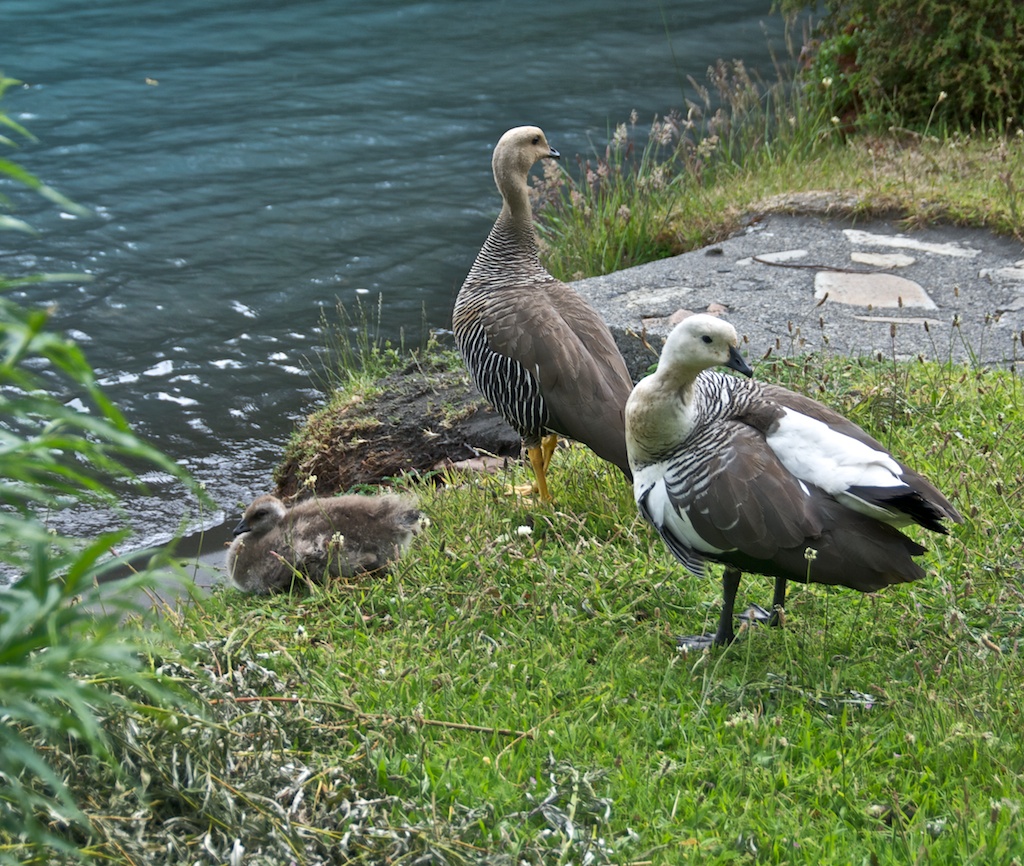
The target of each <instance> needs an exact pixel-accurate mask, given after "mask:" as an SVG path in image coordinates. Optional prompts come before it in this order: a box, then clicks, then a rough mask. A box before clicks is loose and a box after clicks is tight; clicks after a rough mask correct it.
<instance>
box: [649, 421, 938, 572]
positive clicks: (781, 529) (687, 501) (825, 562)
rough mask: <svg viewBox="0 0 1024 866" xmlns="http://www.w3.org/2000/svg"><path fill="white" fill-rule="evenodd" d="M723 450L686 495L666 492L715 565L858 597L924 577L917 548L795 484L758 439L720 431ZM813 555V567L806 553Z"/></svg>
mask: <svg viewBox="0 0 1024 866" xmlns="http://www.w3.org/2000/svg"><path fill="white" fill-rule="evenodd" d="M727 427H728V432H727V434H726V442H725V443H724V444H719V446H718V450H717V451H716V453H715V454H714V456H713V457H711V458H710V459H709V460H708V461H707V462H706V467H707V468H706V471H705V472H704V473H703V475H702V477H701V478H699V479H696V480H695V481H693V479H692V476H691V483H690V484H689V485H688V486H689V490H676V489H674V488H673V487H671V486H669V488H668V489H669V495H670V497H671V498H672V499H673V500H674V501H675V502H676V503H677V507H678V508H685V513H686V515H687V517H688V518H689V519H690V522H691V524H692V525H693V528H694V530H695V531H696V532H697V533H698V535H700V537H701V538H703V539H704V540H705V541H706V542H707V543H708V544H710V545H712V546H714V547H717V548H720V549H722V550H724V551H726V552H725V553H723V554H721V555H718V556H715V557H714V558H715V559H719V560H720V561H723V562H727V563H730V564H732V565H735V566H737V567H738V568H741V569H742V570H745V571H756V572H760V573H762V574H770V575H774V576H779V577H785V578H787V579H791V580H799V581H806V580H807V579H808V576H809V578H810V580H812V581H813V582H815V583H825V584H833V585H835V584H838V585H843V586H848V587H850V588H852V589H857V590H860V591H862V592H866V591H870V590H874V589H879V588H881V587H883V586H887V585H889V584H893V583H902V582H906V581H910V580H917V579H919V578H920V577H922V576H923V575H924V572H923V571H922V570H921V568H920V566H918V565H917V563H915V562H914V561H913V559H912V557H913V556H916V555H918V554H920V553H923V552H924V548H923V547H921V546H920V545H919V544H917V543H916V542H914V541H911V540H910V539H909V538H907V537H906V536H905V535H903V534H902V533H900V532H899V531H898V530H896V529H894V528H893V527H891V526H889V525H887V524H884V523H880V522H879V521H877V520H874V519H872V518H870V517H867V516H865V515H863V514H859V513H857V512H854V511H851V510H850V509H848V508H846V507H845V506H843V505H842V504H840V503H838V502H836V501H835V500H834V499H832V497H830V496H828V495H827V494H825V493H823V492H822V491H821V490H818V489H817V488H814V487H811V486H809V485H805V484H803V483H801V482H800V481H799V480H798V479H797V478H795V477H794V476H792V475H791V474H790V473H789V472H788V471H787V470H786V468H785V467H784V466H783V465H782V464H781V463H780V462H779V461H778V459H777V458H776V457H775V455H774V454H773V453H772V451H771V449H770V448H768V446H767V445H766V444H765V442H764V440H763V438H762V436H761V434H760V432H758V431H757V430H754V429H752V428H749V427H746V426H744V425H742V424H739V423H731V424H728V425H727ZM808 548H813V550H814V559H813V560H810V561H809V560H808V559H807V557H806V551H807V549H808Z"/></svg>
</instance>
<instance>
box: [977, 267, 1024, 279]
mask: <svg viewBox="0 0 1024 866" xmlns="http://www.w3.org/2000/svg"><path fill="white" fill-rule="evenodd" d="M978 276H979V277H981V278H982V279H983V280H984V279H991V278H992V277H996V278H997V279H1000V280H1013V281H1014V282H1024V268H982V269H981V270H980V271H978Z"/></svg>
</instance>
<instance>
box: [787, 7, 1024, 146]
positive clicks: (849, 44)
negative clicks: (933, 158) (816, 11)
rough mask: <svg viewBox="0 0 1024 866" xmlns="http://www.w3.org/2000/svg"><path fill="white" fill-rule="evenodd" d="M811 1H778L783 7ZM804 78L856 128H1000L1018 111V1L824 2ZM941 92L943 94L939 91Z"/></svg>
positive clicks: (1021, 42)
mask: <svg viewBox="0 0 1024 866" xmlns="http://www.w3.org/2000/svg"><path fill="white" fill-rule="evenodd" d="M814 6H816V4H815V3H813V2H810V0H784V2H783V3H782V8H783V10H784V11H787V12H789V13H792V12H795V11H796V10H798V9H800V8H813V7H814ZM825 7H826V9H827V13H828V14H827V15H826V17H825V18H824V19H823V21H822V22H821V25H820V35H821V41H820V43H819V44H818V45H817V46H816V49H815V51H814V55H813V58H812V59H811V60H810V62H809V64H808V67H807V68H808V75H809V77H810V78H811V79H812V80H813V81H814V82H816V83H817V86H819V87H820V86H821V85H820V82H822V81H828V82H831V83H832V85H833V87H834V88H835V90H834V91H833V93H831V94H829V98H830V99H833V100H836V102H838V103H839V104H838V106H837V107H838V110H837V114H839V115H844V114H845V115H846V117H847V119H850V120H852V119H853V118H854V117H855V118H856V120H857V122H858V123H859V124H860V125H862V126H867V127H869V128H885V127H888V126H890V125H892V124H897V125H904V126H909V127H914V128H918V129H921V128H927V127H929V126H930V125H931V124H932V123H934V122H939V123H942V124H943V125H945V126H946V127H949V128H955V129H964V130H966V129H970V128H971V127H972V126H977V127H987V128H995V129H999V130H1004V129H1005V128H1006V127H1008V126H1009V125H1010V124H1012V123H1016V124H1018V125H1019V124H1020V123H1021V120H1022V115H1024V76H1022V75H1021V69H1024V4H1021V3H1019V2H1017V0H827V2H826V4H825ZM943 94H944V95H943Z"/></svg>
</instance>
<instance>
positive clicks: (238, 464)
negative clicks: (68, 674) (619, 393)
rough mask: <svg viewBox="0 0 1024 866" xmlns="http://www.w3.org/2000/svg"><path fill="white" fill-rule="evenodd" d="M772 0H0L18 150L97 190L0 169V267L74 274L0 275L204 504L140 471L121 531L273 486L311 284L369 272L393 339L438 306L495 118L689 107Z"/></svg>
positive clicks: (579, 137)
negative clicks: (67, 342) (30, 278)
mask: <svg viewBox="0 0 1024 866" xmlns="http://www.w3.org/2000/svg"><path fill="white" fill-rule="evenodd" d="M769 7H770V3H769V0H734V2H732V3H722V2H721V0H688V2H636V3H623V2H621V0H616V2H605V0H585V2H584V0H560V2H557V3H552V2H543V3H542V2H533V0H520V2H517V3H511V2H487V0H439V2H419V3H395V2H379V0H378V2H373V3H357V2H345V0H335V2H328V0H305V2H288V3H278V2H267V0H175V2H155V0H141V2H140V0H91V2H89V3H82V2H80V0H74V2H72V0H4V3H3V6H2V9H0V64H2V66H0V68H2V71H3V72H4V73H5V74H7V75H8V76H11V77H15V78H18V79H21V80H23V81H24V82H25V84H26V86H25V87H23V88H18V89H15V90H12V91H9V92H8V95H7V97H6V98H5V101H4V108H5V110H6V111H7V113H8V114H9V115H10V116H12V117H13V118H15V119H16V120H18V121H19V122H21V123H22V124H24V125H25V126H27V127H28V128H29V129H30V130H31V131H32V132H33V133H34V134H35V135H36V136H38V138H39V141H38V142H36V143H29V144H25V145H24V146H23V147H22V148H21V150H20V151H19V152H18V153H17V155H16V158H17V159H18V160H19V161H20V162H21V163H22V164H23V165H24V166H25V167H26V168H28V169H29V170H30V171H32V172H33V173H35V174H36V175H37V176H39V177H40V178H41V179H42V180H44V181H45V182H47V183H49V184H51V185H53V186H56V187H57V188H58V189H59V190H61V191H62V192H64V193H65V194H67V195H69V196H70V197H71V198H73V199H74V200H76V201H77V202H79V203H81V204H83V205H85V206H87V207H89V208H90V209H91V210H92V211H93V213H94V215H93V216H92V217H87V218H74V217H72V216H71V215H69V214H65V213H60V212H59V211H58V210H56V209H53V208H51V207H49V206H45V205H44V204H43V203H41V202H40V201H38V200H36V199H34V198H32V197H28V196H24V195H22V194H20V193H18V192H17V191H13V195H14V202H15V204H16V205H17V207H18V211H17V215H18V216H20V217H22V218H25V219H27V220H28V221H29V222H31V223H33V224H34V225H35V226H36V227H37V228H39V229H41V230H42V234H41V236H40V237H39V238H30V237H22V236H20V235H18V236H14V235H13V234H12V233H4V234H3V235H0V273H7V274H14V273H19V272H24V271H27V270H29V269H32V270H46V271H68V270H76V271H79V272H83V273H88V274H90V275H92V277H93V279H92V280H91V281H90V282H82V283H80V284H76V283H61V284H51V285H46V286H43V287H35V288H33V289H31V290H30V291H26V292H23V293H21V294H20V295H19V296H18V297H19V298H20V300H21V301H22V302H23V303H29V304H37V303H54V304H56V305H57V306H58V313H57V315H56V317H55V326H56V327H57V328H59V329H62V330H65V331H66V332H67V333H68V334H70V335H71V336H72V337H73V338H74V339H76V340H77V341H79V342H80V343H81V345H82V347H83V348H84V350H85V351H86V353H87V356H88V358H89V359H90V361H91V362H92V364H93V366H95V367H96V368H97V370H98V371H99V374H100V376H101V377H102V379H103V381H104V383H105V384H106V390H107V392H108V393H109V395H110V396H111V397H112V398H113V399H114V401H115V402H116V403H117V404H118V406H120V408H121V409H122V410H123V411H124V412H125V414H126V415H127V416H128V417H129V418H130V419H131V420H132V422H133V423H134V424H135V426H136V428H137V429H138V430H139V431H140V432H142V433H143V434H144V435H146V436H147V437H149V438H151V439H152V440H154V441H155V442H156V444H158V445H159V446H160V447H161V448H162V449H163V450H164V451H165V452H166V453H168V454H169V455H171V456H172V457H173V458H175V459H177V460H180V461H181V462H182V463H183V464H185V465H186V466H187V467H188V468H189V469H190V470H191V471H192V472H193V473H194V475H195V476H196V477H198V478H199V479H200V480H202V481H204V482H205V484H206V486H207V489H208V490H209V492H210V493H211V494H212V495H213V497H214V499H215V500H216V501H217V503H218V506H219V509H218V510H217V511H216V512H215V513H212V514H205V515H199V514H196V513H194V512H193V511H190V506H189V504H188V503H187V502H185V501H183V498H182V496H181V491H180V490H178V489H177V488H175V487H174V486H173V485H170V484H168V483H167V482H166V480H164V479H160V478H155V477H154V478H150V482H151V485H150V490H149V493H148V494H146V495H134V494H133V495H132V496H130V497H129V498H128V500H127V502H128V507H129V511H130V516H131V520H132V524H133V526H134V528H135V530H136V533H137V543H139V544H143V543H148V542H152V541H159V540H161V539H162V538H164V537H166V536H168V535H169V534H170V533H172V532H173V531H174V530H175V529H177V528H178V526H179V523H180V522H181V521H182V519H183V518H184V519H186V520H187V521H189V522H190V523H191V524H192V525H195V524H197V523H199V522H202V523H204V524H205V525H207V526H214V525H217V524H220V523H223V522H224V521H225V520H226V519H228V518H229V517H234V515H235V513H236V507H237V504H238V503H239V502H240V501H247V500H248V499H249V498H251V497H252V496H253V495H254V494H256V493H260V492H263V491H264V490H266V489H268V488H269V487H270V471H271V469H272V467H273V465H274V463H275V462H276V461H277V459H278V458H279V456H280V454H281V448H282V445H283V443H284V441H285V440H286V439H287V436H288V434H289V432H290V431H291V430H292V429H293V427H294V425H295V422H296V420H297V419H299V418H301V417H302V416H303V415H304V413H305V412H306V411H307V410H308V409H309V408H311V407H312V406H313V405H315V403H316V401H317V399H318V393H317V391H316V381H317V378H316V376H315V375H311V372H312V373H314V374H315V373H316V371H317V370H318V363H317V361H316V355H317V352H318V350H319V348H320V347H321V346H322V344H323V338H322V336H321V334H320V333H319V323H320V317H321V311H322V309H323V308H326V309H327V311H328V312H329V313H331V314H333V310H334V306H335V303H336V300H338V299H340V300H341V301H343V302H345V303H351V302H352V301H354V300H355V299H356V298H357V297H359V296H360V295H362V296H364V297H365V298H366V299H367V300H368V301H369V302H370V303H371V305H372V304H376V298H377V296H378V294H380V295H382V309H383V322H382V325H383V329H384V331H385V333H386V334H387V335H389V336H392V337H397V336H398V334H399V333H400V332H401V331H402V330H404V331H405V333H406V334H407V335H408V336H409V339H410V341H411V342H413V343H414V344H418V343H419V341H420V339H421V336H422V334H423V333H424V332H425V331H426V329H430V328H446V327H448V326H449V324H450V314H451V306H452V303H453V301H454V297H455V293H456V291H457V289H458V287H459V285H460V284H461V282H462V279H463V277H464V276H465V274H466V272H467V271H468V269H469V266H470V265H471V264H472V261H473V257H474V255H475V253H476V250H477V249H478V248H479V245H480V243H481V242H482V241H483V238H484V237H485V236H486V234H487V231H488V229H489V227H490V224H491V222H492V221H493V218H494V216H495V214H496V212H497V208H498V202H497V193H496V191H495V190H494V187H493V181H492V179H491V176H490V152H491V148H492V147H493V145H494V142H495V141H496V140H497V138H498V137H499V136H500V135H501V133H502V132H503V131H504V130H505V129H507V128H508V127H510V126H515V125H518V124H522V123H534V124H537V125H540V126H542V127H544V129H545V131H546V132H547V133H548V137H549V139H550V140H551V142H552V143H553V144H554V146H555V147H557V148H558V149H559V150H560V151H561V152H562V153H563V155H565V156H569V157H570V160H569V163H570V166H571V164H572V161H571V157H572V155H573V154H577V153H582V154H589V153H591V152H592V150H593V148H594V147H595V146H600V147H602V148H603V145H604V143H605V141H606V140H607V131H608V129H609V127H610V126H614V125H615V124H616V123H619V122H622V121H624V120H626V118H627V117H628V115H629V112H630V110H632V109H636V110H637V112H638V113H639V116H640V118H641V123H646V122H648V121H649V120H650V118H652V117H653V116H654V115H655V114H663V113H665V112H667V111H668V110H670V109H672V108H682V107H683V105H684V103H683V98H684V91H683V89H682V83H683V82H685V78H686V76H687V75H693V76H694V77H695V78H697V79H701V80H702V79H703V77H704V73H705V70H706V68H707V66H708V65H709V64H710V63H712V62H714V60H715V59H716V58H718V57H726V58H733V57H741V58H743V59H744V60H746V62H747V64H748V66H752V67H755V68H758V69H760V70H762V71H763V72H765V73H770V59H769V50H770V49H771V48H773V49H775V50H777V51H781V50H782V36H781V34H782V23H781V21H780V20H779V19H778V18H772V17H770V16H769V15H768V11H769ZM690 95H691V96H692V93H690ZM0 192H7V193H12V190H11V189H9V188H0ZM62 396H64V398H65V399H67V400H69V401H71V400H74V399H75V395H74V394H65V395H62ZM66 519H68V518H66ZM69 519H70V520H71V522H72V525H70V526H67V527H64V528H66V529H68V531H71V532H73V533H74V534H87V533H90V532H94V531H97V530H99V529H103V528H109V525H110V523H111V521H112V517H111V515H108V514H105V513H101V512H96V511H91V510H89V511H82V510H79V511H78V512H76V513H74V514H73V515H72V516H71V517H70V518H69Z"/></svg>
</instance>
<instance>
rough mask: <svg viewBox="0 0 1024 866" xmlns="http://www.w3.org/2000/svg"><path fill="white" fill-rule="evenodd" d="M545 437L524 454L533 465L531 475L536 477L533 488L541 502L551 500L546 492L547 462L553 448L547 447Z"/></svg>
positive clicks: (549, 459) (549, 460)
mask: <svg viewBox="0 0 1024 866" xmlns="http://www.w3.org/2000/svg"><path fill="white" fill-rule="evenodd" d="M547 438H548V437H545V439H544V440H543V441H542V442H541V444H540V445H537V446H535V447H533V448H527V449H526V456H527V457H529V458H530V465H531V466H532V467H533V475H534V478H535V479H536V480H535V481H534V488H535V490H536V493H537V498H538V499H539V500H540V501H541V502H550V501H551V494H550V493H549V492H548V480H547V469H548V463H550V462H551V452H552V451H553V450H554V449H553V448H548V447H547ZM550 438H554V437H550ZM556 441H557V440H556Z"/></svg>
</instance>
